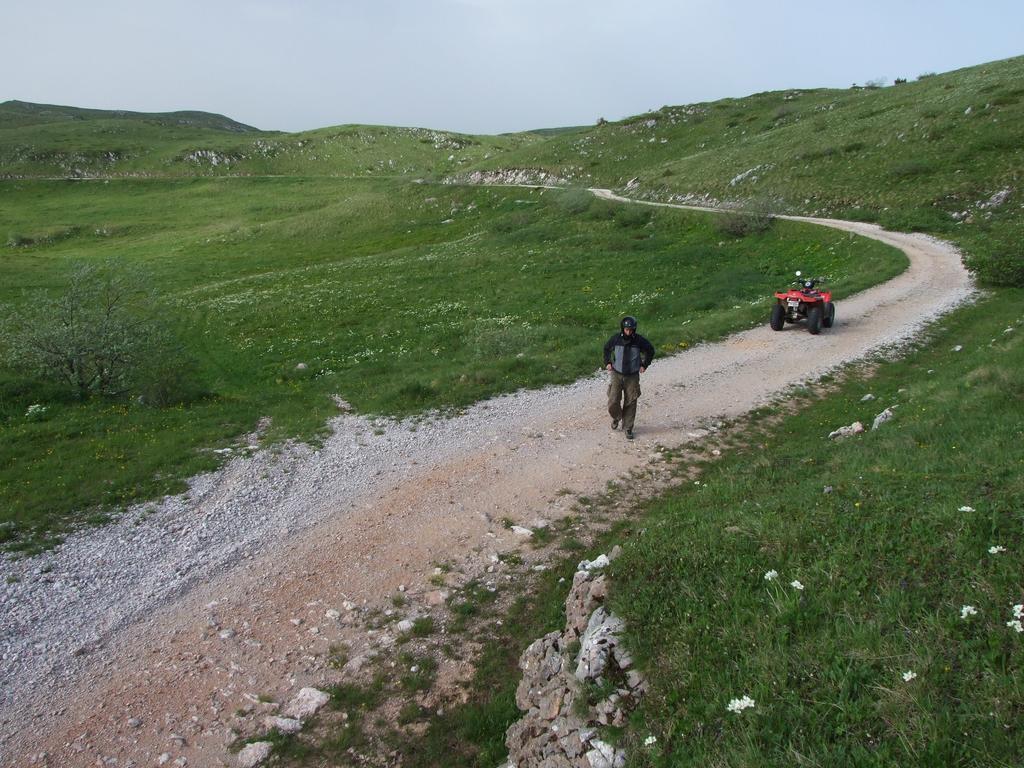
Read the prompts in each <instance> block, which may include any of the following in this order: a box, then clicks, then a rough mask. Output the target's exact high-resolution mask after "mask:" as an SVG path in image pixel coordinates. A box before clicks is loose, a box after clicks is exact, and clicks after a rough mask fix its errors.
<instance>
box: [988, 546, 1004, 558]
mask: <svg viewBox="0 0 1024 768" xmlns="http://www.w3.org/2000/svg"><path fill="white" fill-rule="evenodd" d="M1005 551H1006V547H1004V546H1002V545H1001V544H996V545H995V546H993V547H989V548H988V553H989V554H990V555H998V554H999V553H1000V552H1005Z"/></svg>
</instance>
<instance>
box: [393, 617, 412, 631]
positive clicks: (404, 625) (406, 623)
mask: <svg viewBox="0 0 1024 768" xmlns="http://www.w3.org/2000/svg"><path fill="white" fill-rule="evenodd" d="M412 628H413V622H412V619H402V620H401V621H400V622H398V623H397V624H396V625H395V629H397V630H398V631H399V632H403V633H404V632H412Z"/></svg>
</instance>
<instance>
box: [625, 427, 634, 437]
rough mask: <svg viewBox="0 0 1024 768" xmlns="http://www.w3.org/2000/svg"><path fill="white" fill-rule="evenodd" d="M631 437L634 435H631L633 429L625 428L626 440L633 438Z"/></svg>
mask: <svg viewBox="0 0 1024 768" xmlns="http://www.w3.org/2000/svg"><path fill="white" fill-rule="evenodd" d="M633 437H634V435H633V430H632V429H627V430H626V439H627V440H632V439H633Z"/></svg>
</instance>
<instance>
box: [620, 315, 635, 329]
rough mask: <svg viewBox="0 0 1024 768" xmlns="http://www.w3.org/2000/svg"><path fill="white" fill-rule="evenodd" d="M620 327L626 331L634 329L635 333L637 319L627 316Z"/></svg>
mask: <svg viewBox="0 0 1024 768" xmlns="http://www.w3.org/2000/svg"><path fill="white" fill-rule="evenodd" d="M619 327H620V328H621V329H622V330H626V329H627V328H632V329H633V330H634V331H635V330H636V318H635V317H633V316H632V315H626V316H625V317H624V318H622V322H621V323H619Z"/></svg>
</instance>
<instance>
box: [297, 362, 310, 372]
mask: <svg viewBox="0 0 1024 768" xmlns="http://www.w3.org/2000/svg"><path fill="white" fill-rule="evenodd" d="M307 368H309V366H308V365H306V364H305V363H299V364H298V365H296V366H295V370H296V371H304V370H306V369H307Z"/></svg>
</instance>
